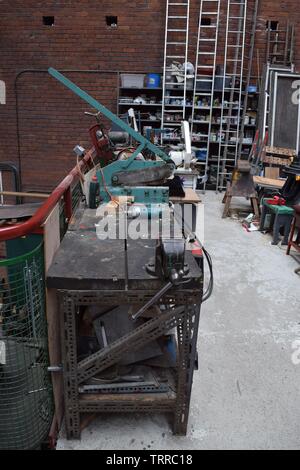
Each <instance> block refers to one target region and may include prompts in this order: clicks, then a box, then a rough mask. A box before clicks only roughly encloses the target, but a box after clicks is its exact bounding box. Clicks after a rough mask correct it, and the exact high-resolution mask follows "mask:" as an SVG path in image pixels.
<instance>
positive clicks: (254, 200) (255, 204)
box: [251, 197, 260, 219]
mask: <svg viewBox="0 0 300 470" xmlns="http://www.w3.org/2000/svg"><path fill="white" fill-rule="evenodd" d="M251 203H252V207H253V210H254V214H255V217H256V218H257V219H259V216H260V214H259V206H258V199H257V198H256V197H252V198H251Z"/></svg>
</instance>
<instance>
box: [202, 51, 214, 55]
mask: <svg viewBox="0 0 300 470" xmlns="http://www.w3.org/2000/svg"><path fill="white" fill-rule="evenodd" d="M198 55H215V53H214V52H198Z"/></svg>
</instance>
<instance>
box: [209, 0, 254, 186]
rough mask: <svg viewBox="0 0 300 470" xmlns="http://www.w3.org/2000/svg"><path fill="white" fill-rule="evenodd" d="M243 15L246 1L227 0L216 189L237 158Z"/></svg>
mask: <svg viewBox="0 0 300 470" xmlns="http://www.w3.org/2000/svg"><path fill="white" fill-rule="evenodd" d="M246 17H247V0H240V1H237V0H234V1H232V0H227V19H226V30H225V51H224V73H223V84H222V103H221V116H220V132H219V138H218V140H219V152H218V167H217V182H216V190H217V191H218V190H220V191H223V190H224V189H226V179H227V177H229V176H230V175H231V174H232V171H233V169H234V167H235V165H236V162H237V157H238V148H239V135H240V122H241V111H242V106H241V102H242V89H243V68H244V52H245V51H244V49H245V35H246ZM228 80H230V85H229V86H227V81H228ZM228 92H230V98H229V101H227V100H226V103H225V98H226V96H227V93H228ZM228 167H229V168H228Z"/></svg>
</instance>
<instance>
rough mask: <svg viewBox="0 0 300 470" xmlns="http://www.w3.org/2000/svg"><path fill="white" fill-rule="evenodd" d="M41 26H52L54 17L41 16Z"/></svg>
mask: <svg viewBox="0 0 300 470" xmlns="http://www.w3.org/2000/svg"><path fill="white" fill-rule="evenodd" d="M43 25H45V26H54V16H43Z"/></svg>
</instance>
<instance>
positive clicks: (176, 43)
mask: <svg viewBox="0 0 300 470" xmlns="http://www.w3.org/2000/svg"><path fill="white" fill-rule="evenodd" d="M167 44H171V45H174V46H179V45H182V44H184V45H185V42H167Z"/></svg>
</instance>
